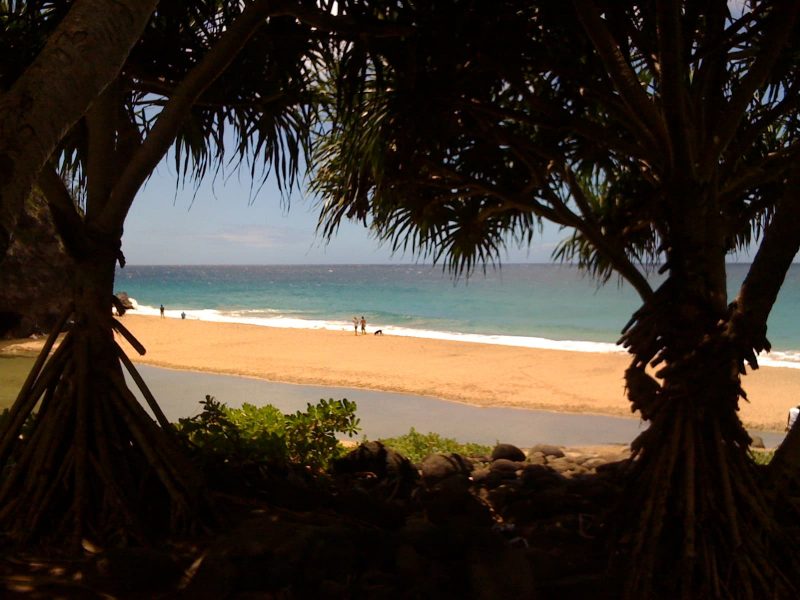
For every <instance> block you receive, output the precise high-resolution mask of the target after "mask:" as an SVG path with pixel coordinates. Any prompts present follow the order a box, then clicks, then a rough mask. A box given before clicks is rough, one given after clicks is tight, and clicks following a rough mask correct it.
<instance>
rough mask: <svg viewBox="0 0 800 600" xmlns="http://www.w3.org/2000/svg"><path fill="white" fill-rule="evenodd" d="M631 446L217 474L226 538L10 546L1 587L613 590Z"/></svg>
mask: <svg viewBox="0 0 800 600" xmlns="http://www.w3.org/2000/svg"><path fill="white" fill-rule="evenodd" d="M626 455H627V450H626V449H625V448H615V449H609V448H605V449H602V450H598V449H592V448H587V449H581V450H577V449H576V450H564V449H561V448H558V447H553V446H541V447H535V448H532V449H531V450H530V451H529V452H528V454H527V456H526V455H525V454H523V453H522V452H520V451H519V450H518V449H517V448H515V447H513V446H507V445H506V446H498V447H497V448H495V451H494V453H493V457H473V458H472V459H467V458H465V457H461V456H458V455H448V456H443V455H433V456H431V457H428V458H427V459H425V460H424V461H423V462H422V463H421V464H420V465H417V466H413V465H411V464H410V463H408V462H407V461H405V460H404V459H403V458H402V457H400V456H399V455H397V454H395V453H393V452H392V451H387V450H386V449H385V448H383V447H382V446H381V445H380V444H377V443H368V444H365V445H362V446H361V447H359V448H358V449H356V450H354V451H353V452H351V454H350V455H349V456H348V457H347V458H346V459H344V460H342V461H340V462H339V463H338V464H337V466H336V468H335V469H334V474H333V475H332V476H329V477H313V476H312V475H311V474H310V473H309V472H308V471H306V470H303V469H294V470H289V471H285V470H284V471H281V470H270V469H266V470H265V469H260V470H256V471H253V472H248V470H247V469H245V470H244V471H241V472H230V473H227V474H226V473H217V476H218V478H217V480H216V481H214V488H215V490H216V494H215V498H216V505H217V511H218V515H219V517H220V523H219V526H218V527H217V528H216V531H215V532H213V533H209V534H208V535H204V536H200V537H197V538H193V539H191V540H180V541H174V542H173V543H171V544H168V545H165V546H159V547H156V548H151V549H123V550H109V551H103V550H102V549H99V548H95V547H92V546H90V545H87V547H86V548H87V551H86V552H84V553H83V554H82V555H81V556H78V557H68V558H63V557H51V558H44V559H43V558H41V554H38V555H36V554H31V555H29V556H21V555H6V556H5V557H4V558H3V560H2V561H0V573H2V584H3V586H4V587H5V596H4V597H17V596H18V597H27V598H30V597H42V598H45V597H48V598H49V597H56V596H58V597H70V598H72V597H75V598H78V597H80V598H86V597H104V596H103V595H104V594H107V595H110V596H113V597H120V598H158V597H163V598H167V597H170V598H171V597H176V596H181V597H186V598H270V597H281V598H284V597H285V598H311V597H314V598H341V597H359V598H362V597H363V598H410V597H431V598H432V597H436V598H505V597H522V598H524V597H546V598H550V597H552V598H556V597H565V595H566V597H580V596H581V595H583V594H587V597H588V595H591V597H594V598H602V597H609V598H610V597H614V595H615V593H616V588H617V581H616V579H615V577H614V576H613V575H612V574H611V573H610V572H609V571H608V569H607V567H608V564H607V556H606V554H605V552H604V548H603V547H602V544H601V543H600V542H599V540H600V537H599V534H600V533H601V531H600V529H601V525H600V523H601V516H602V513H603V512H604V511H605V509H606V507H608V506H609V505H610V504H612V503H613V498H614V496H615V494H618V493H619V480H618V476H619V473H620V471H621V469H622V468H623V467H622V465H624V463H622V462H618V461H621V460H622V459H624V458H625V457H626ZM33 556H36V558H33ZM105 597H107V596H105Z"/></svg>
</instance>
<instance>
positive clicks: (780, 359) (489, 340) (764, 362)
mask: <svg viewBox="0 0 800 600" xmlns="http://www.w3.org/2000/svg"><path fill="white" fill-rule="evenodd" d="M135 312H136V313H137V314H141V315H148V316H158V315H159V308H158V307H155V306H146V305H141V304H140V305H139V306H138V308H137V309H136V310H135ZM292 312H294V311H280V310H274V309H265V310H250V309H247V310H239V311H219V310H214V309H181V308H177V309H166V310H165V311H164V316H165V317H167V318H170V319H180V318H181V314H182V313H185V314H186V318H187V319H194V320H200V321H210V322H215V323H242V324H246V325H258V326H260V327H279V328H285V329H318V330H319V329H321V330H326V331H348V332H350V331H352V328H353V323H352V321H338V320H321V319H298V318H296V317H291V316H286V314H284V313H290V314H291V313H292ZM256 315H257V316H256ZM267 315H269V316H267ZM272 315H274V316H272ZM376 329H381V330H382V331H383V334H384V335H396V336H400V337H415V338H424V339H432V340H448V341H455V342H467V343H473V344H491V345H499V346H514V347H518V348H538V349H542V350H566V351H569V352H595V353H624V352H625V349H624V348H621V347H620V346H618V345H616V344H612V343H608V342H588V341H582V340H551V339H548V338H541V337H531V336H517V335H491V334H479V333H459V332H452V331H437V330H433V329H413V328H410V327H396V326H393V325H383V324H382V323H370V325H369V330H370V331H371V332H374V331H375V330H376ZM758 363H759V365H761V366H767V367H782V368H786V369H800V352H792V351H773V352H770V353H768V354H762V355H761V356H759V357H758Z"/></svg>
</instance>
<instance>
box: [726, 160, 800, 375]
mask: <svg viewBox="0 0 800 600" xmlns="http://www.w3.org/2000/svg"><path fill="white" fill-rule="evenodd" d="M795 164H796V163H795ZM798 196H800V170H798V169H797V168H795V172H794V173H793V176H792V177H791V178H790V179H789V180H788V182H787V184H786V187H785V190H784V194H783V197H782V198H781V200H780V201H779V202H778V205H777V206H776V208H775V214H774V215H773V216H772V220H771V221H770V223H769V225H768V226H767V229H766V231H765V233H764V238H763V240H762V241H761V246H760V247H759V249H758V252H757V253H756V256H755V258H754V259H753V264H752V265H751V266H750V270H749V271H748V272H747V276H746V277H745V280H744V282H743V283H742V286H741V288H740V289H739V294H738V295H737V297H736V300H734V302H733V304H732V307H733V314H732V315H731V319H730V324H729V335H730V336H731V337H732V338H733V339H734V341H735V342H736V343H737V346H739V347H740V348H742V350H743V351H744V352H745V353H747V354H752V349H755V351H756V352H761V351H762V350H769V342H768V341H767V339H766V331H767V318H768V317H769V313H770V311H771V310H772V307H773V305H774V304H775V300H776V299H777V297H778V292H779V291H780V289H781V286H782V285H783V280H784V278H785V277H786V273H787V272H788V270H789V267H790V266H791V264H792V260H793V259H794V257H795V256H796V255H797V252H798V250H800V202H798V200H797V199H798ZM747 354H745V356H747ZM748 362H750V364H751V366H752V367H753V368H758V363H757V362H755V357H754V356H753V357H751V359H749V360H748Z"/></svg>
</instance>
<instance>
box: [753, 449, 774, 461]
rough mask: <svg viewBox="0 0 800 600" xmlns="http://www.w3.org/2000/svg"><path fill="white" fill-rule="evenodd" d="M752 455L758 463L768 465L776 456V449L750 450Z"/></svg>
mask: <svg viewBox="0 0 800 600" xmlns="http://www.w3.org/2000/svg"><path fill="white" fill-rule="evenodd" d="M750 456H751V457H752V458H753V461H754V462H755V463H756V464H757V465H768V464H769V463H770V462H771V461H772V457H773V456H775V451H774V450H752V449H751V450H750Z"/></svg>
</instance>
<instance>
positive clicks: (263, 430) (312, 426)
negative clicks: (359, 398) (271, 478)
mask: <svg viewBox="0 0 800 600" xmlns="http://www.w3.org/2000/svg"><path fill="white" fill-rule="evenodd" d="M200 404H201V405H202V406H203V411H202V412H201V413H200V414H198V415H196V416H194V417H190V418H185V419H180V420H179V421H178V424H177V425H176V429H177V430H178V433H179V434H180V436H181V437H182V438H183V439H184V440H185V441H186V442H187V443H188V444H189V445H190V446H191V447H192V448H193V449H194V450H195V451H196V452H197V453H198V454H200V455H201V458H203V459H206V460H211V461H214V462H219V461H222V462H227V463H230V462H235V463H239V464H241V463H244V462H273V463H275V462H278V463H283V462H287V461H293V462H299V463H302V464H306V465H310V466H313V467H316V468H325V467H326V466H327V465H328V463H329V462H330V461H331V460H332V459H333V458H336V457H337V456H338V455H339V454H340V452H341V451H342V448H341V446H340V444H339V442H338V440H337V439H336V434H337V433H345V434H347V435H348V436H350V437H352V436H353V435H355V434H356V433H358V430H359V428H358V423H359V420H358V418H356V416H355V411H356V404H355V402H350V401H348V400H347V399H346V398H345V399H342V400H333V399H332V398H331V399H329V400H324V399H323V400H320V401H319V403H318V404H316V405H312V404H311V403H309V404H308V407H307V409H306V411H305V412H302V411H297V412H296V413H295V414H291V415H284V414H283V413H281V411H280V410H278V409H277V408H275V407H274V406H271V405H266V406H254V405H252V404H244V405H242V407H241V408H229V407H227V406H226V405H225V404H223V403H221V402H218V401H217V400H215V399H214V398H213V397H212V396H206V399H205V400H204V401H201V403H200Z"/></svg>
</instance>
